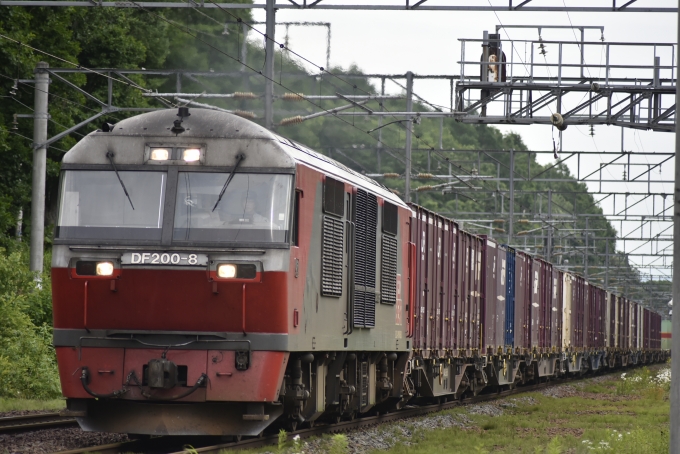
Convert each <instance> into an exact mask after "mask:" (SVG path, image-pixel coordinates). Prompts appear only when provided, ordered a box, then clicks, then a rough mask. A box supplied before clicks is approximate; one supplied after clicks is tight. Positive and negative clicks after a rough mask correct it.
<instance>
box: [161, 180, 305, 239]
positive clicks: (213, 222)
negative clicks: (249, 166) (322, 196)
mask: <svg viewBox="0 0 680 454" xmlns="http://www.w3.org/2000/svg"><path fill="white" fill-rule="evenodd" d="M228 179H229V174H228V173H203V172H180V173H179V180H178V184H177V198H176V202H175V224H174V231H173V237H172V238H173V241H175V242H178V241H180V242H181V241H191V242H211V243H214V242H244V243H285V242H288V241H289V237H288V228H289V216H290V205H291V186H292V175H277V174H253V173H236V174H235V175H234V177H233V179H232V180H231V181H230V182H229V184H228V185H227V187H226V190H225V192H224V194H223V195H222V198H220V192H221V191H222V188H223V187H224V185H225V182H226V181H227V180H228Z"/></svg>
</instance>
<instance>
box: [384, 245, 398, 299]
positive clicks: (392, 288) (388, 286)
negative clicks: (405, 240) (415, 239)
mask: <svg viewBox="0 0 680 454" xmlns="http://www.w3.org/2000/svg"><path fill="white" fill-rule="evenodd" d="M380 302H381V303H386V304H395V303H396V302H397V239H396V238H394V237H392V236H388V235H383V237H382V257H381V259H380Z"/></svg>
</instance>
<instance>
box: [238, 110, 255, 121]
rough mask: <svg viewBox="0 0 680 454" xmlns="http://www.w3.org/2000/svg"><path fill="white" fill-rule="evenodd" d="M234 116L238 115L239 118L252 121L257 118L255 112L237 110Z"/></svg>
mask: <svg viewBox="0 0 680 454" xmlns="http://www.w3.org/2000/svg"><path fill="white" fill-rule="evenodd" d="M234 115H238V116H239V117H243V118H248V119H250V120H253V119H255V118H257V116H256V115H255V112H250V111H249V110H235V111H234Z"/></svg>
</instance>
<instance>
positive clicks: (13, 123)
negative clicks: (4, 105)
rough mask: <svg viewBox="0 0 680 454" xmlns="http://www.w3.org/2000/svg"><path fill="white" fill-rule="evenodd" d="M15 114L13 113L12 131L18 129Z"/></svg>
mask: <svg viewBox="0 0 680 454" xmlns="http://www.w3.org/2000/svg"><path fill="white" fill-rule="evenodd" d="M17 118H18V117H17V114H14V120H12V131H16V130H18V129H19V121H18V120H17Z"/></svg>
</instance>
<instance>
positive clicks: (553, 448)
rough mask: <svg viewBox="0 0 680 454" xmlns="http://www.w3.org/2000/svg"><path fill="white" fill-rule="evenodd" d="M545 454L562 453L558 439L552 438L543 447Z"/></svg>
mask: <svg viewBox="0 0 680 454" xmlns="http://www.w3.org/2000/svg"><path fill="white" fill-rule="evenodd" d="M545 453H546V454H561V453H562V443H561V442H560V439H559V438H558V437H555V438H553V439H552V440H550V443H548V446H546V447H545Z"/></svg>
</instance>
